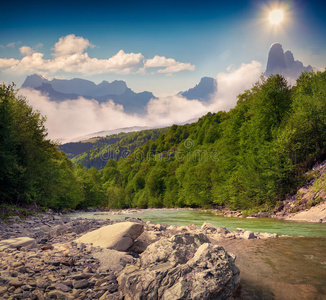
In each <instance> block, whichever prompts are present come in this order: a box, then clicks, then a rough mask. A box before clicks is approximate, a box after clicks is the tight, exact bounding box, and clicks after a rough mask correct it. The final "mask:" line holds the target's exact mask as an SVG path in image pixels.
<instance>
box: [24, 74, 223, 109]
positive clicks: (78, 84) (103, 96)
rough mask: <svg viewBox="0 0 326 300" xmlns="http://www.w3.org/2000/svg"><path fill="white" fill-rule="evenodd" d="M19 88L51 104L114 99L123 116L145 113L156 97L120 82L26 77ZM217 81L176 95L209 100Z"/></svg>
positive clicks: (202, 82) (205, 79)
mask: <svg viewBox="0 0 326 300" xmlns="http://www.w3.org/2000/svg"><path fill="white" fill-rule="evenodd" d="M22 88H30V89H35V90H38V91H40V92H42V93H43V94H47V95H48V96H49V98H50V100H51V101H56V102H60V101H64V100H75V99H78V98H79V97H84V98H86V99H95V100H97V101H98V102H99V103H103V102H106V101H108V100H113V102H114V103H116V104H120V105H123V108H124V111H125V112H126V113H138V114H144V113H145V112H146V110H145V107H146V105H147V104H148V102H149V101H150V100H151V99H156V97H155V96H154V95H153V93H151V92H147V91H145V92H141V93H135V92H134V91H132V90H131V89H130V88H128V86H127V84H126V83H125V82H124V81H122V80H115V81H113V82H111V83H110V82H107V81H102V82H101V83H100V84H95V83H94V82H92V81H89V80H85V79H80V78H74V79H70V80H66V79H56V78H54V79H52V80H48V79H46V78H44V77H42V76H41V75H37V74H34V75H30V76H27V77H26V79H25V81H24V83H23V84H22ZM216 89H217V82H216V80H215V79H214V78H210V77H203V78H202V79H201V80H200V82H199V83H198V84H197V85H196V86H195V87H193V88H191V89H189V90H187V91H185V92H180V93H179V94H180V95H182V96H183V97H185V98H187V99H188V100H194V99H198V100H199V101H204V102H205V101H209V100H210V96H211V95H212V94H213V93H215V92H216Z"/></svg>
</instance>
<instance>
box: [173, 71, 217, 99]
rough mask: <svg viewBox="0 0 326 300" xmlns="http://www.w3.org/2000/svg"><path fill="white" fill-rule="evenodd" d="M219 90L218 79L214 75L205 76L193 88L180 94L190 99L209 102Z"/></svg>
mask: <svg viewBox="0 0 326 300" xmlns="http://www.w3.org/2000/svg"><path fill="white" fill-rule="evenodd" d="M216 91H217V81H216V79H214V78H212V77H203V78H202V79H201V80H200V82H199V83H198V84H197V85H196V86H195V87H193V88H191V89H189V90H187V91H185V92H180V93H179V94H180V95H182V96H183V97H185V98H187V99H188V100H195V99H197V100H199V101H204V102H207V101H209V100H211V96H212V95H213V94H215V93H216Z"/></svg>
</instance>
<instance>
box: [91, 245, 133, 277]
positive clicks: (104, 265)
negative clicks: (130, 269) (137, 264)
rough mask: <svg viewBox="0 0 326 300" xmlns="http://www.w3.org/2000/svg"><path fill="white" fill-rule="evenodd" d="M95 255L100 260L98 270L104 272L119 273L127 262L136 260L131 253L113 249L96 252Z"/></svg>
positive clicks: (130, 262)
mask: <svg viewBox="0 0 326 300" xmlns="http://www.w3.org/2000/svg"><path fill="white" fill-rule="evenodd" d="M93 257H94V258H96V259H98V260H99V261H100V266H99V269H98V272H102V273H106V272H114V273H119V272H120V271H121V270H122V269H123V268H124V267H125V266H126V265H127V264H132V263H133V262H134V261H135V259H134V258H133V257H132V256H131V255H128V254H126V253H123V252H119V251H116V250H111V249H103V251H100V252H95V253H93Z"/></svg>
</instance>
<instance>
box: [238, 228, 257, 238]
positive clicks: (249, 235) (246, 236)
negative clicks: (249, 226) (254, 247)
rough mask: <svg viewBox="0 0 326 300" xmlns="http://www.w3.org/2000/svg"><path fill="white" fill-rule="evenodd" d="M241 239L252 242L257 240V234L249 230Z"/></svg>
mask: <svg viewBox="0 0 326 300" xmlns="http://www.w3.org/2000/svg"><path fill="white" fill-rule="evenodd" d="M241 238H243V239H245V240H251V239H254V238H255V234H254V232H253V231H250V230H247V231H245V232H243V233H242V234H241Z"/></svg>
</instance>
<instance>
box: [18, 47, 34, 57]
mask: <svg viewBox="0 0 326 300" xmlns="http://www.w3.org/2000/svg"><path fill="white" fill-rule="evenodd" d="M19 51H20V54H21V55H24V56H31V55H32V54H33V53H34V50H33V49H32V48H31V47H28V46H23V47H20V48H19Z"/></svg>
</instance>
